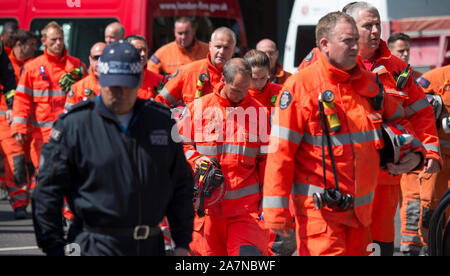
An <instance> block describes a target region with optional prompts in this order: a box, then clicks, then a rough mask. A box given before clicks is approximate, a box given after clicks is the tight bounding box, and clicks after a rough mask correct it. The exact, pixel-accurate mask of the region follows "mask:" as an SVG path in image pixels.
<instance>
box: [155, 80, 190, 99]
mask: <svg viewBox="0 0 450 276" xmlns="http://www.w3.org/2000/svg"><path fill="white" fill-rule="evenodd" d="M182 72H183V71H179V73H178V74H177V75H176V76H174V77H172V78H171V79H170V80H169V81H167V83H166V84H165V85H164V88H163V89H162V90H161V92H159V94H158V96H156V98H155V100H156V101H157V102H160V103H163V104H165V105H167V106H169V107H171V106H174V105H177V104H179V103H180V102H181V100H182V97H181V96H182V95H181V93H182V90H183V86H184V82H185V81H190V80H188V79H185V78H186V77H185V75H184V74H183V73H182Z"/></svg>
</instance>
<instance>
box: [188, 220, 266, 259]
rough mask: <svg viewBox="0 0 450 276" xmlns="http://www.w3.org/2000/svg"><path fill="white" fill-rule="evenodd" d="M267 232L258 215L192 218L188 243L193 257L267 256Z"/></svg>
mask: <svg viewBox="0 0 450 276" xmlns="http://www.w3.org/2000/svg"><path fill="white" fill-rule="evenodd" d="M267 244H268V232H267V231H266V230H265V229H264V228H263V222H262V221H261V220H260V218H259V216H258V214H256V213H254V214H253V213H252V214H243V215H240V216H236V217H221V216H211V215H206V216H204V217H203V218H199V217H198V216H197V215H196V216H195V219H194V232H193V234H192V242H191V244H190V248H191V251H192V252H193V255H196V256H267V254H268V253H267Z"/></svg>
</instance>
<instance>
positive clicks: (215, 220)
mask: <svg viewBox="0 0 450 276" xmlns="http://www.w3.org/2000/svg"><path fill="white" fill-rule="evenodd" d="M251 75H252V72H251V67H250V65H249V64H248V63H246V62H245V60H243V59H231V60H229V61H228V62H227V63H226V64H225V66H224V67H223V77H222V79H221V83H220V84H219V85H217V86H216V87H215V90H214V93H212V94H209V95H206V96H203V97H201V98H199V99H197V100H195V101H194V103H192V104H190V105H188V109H189V113H188V114H187V115H185V116H184V117H183V118H182V120H181V121H180V124H179V125H180V133H181V134H182V136H184V137H185V140H184V151H185V156H186V159H187V160H188V162H189V163H190V164H191V166H192V168H193V170H194V171H195V172H196V175H198V174H199V171H198V169H199V168H201V167H202V164H203V162H206V163H207V164H210V163H212V160H213V158H214V159H215V160H216V162H215V163H214V164H215V166H216V167H220V169H221V172H222V182H221V183H222V184H221V185H220V187H217V188H216V190H215V192H214V193H216V192H217V193H218V194H221V195H223V196H222V197H220V196H219V195H217V200H214V202H216V203H215V204H212V203H211V204H208V203H205V204H204V205H203V206H202V205H201V203H200V204H199V207H198V210H197V216H196V218H195V220H194V233H193V240H192V243H191V245H190V247H191V249H192V251H193V252H194V253H195V255H202V256H262V255H267V232H266V231H265V229H264V228H263V227H262V221H261V219H260V218H259V214H258V212H259V208H260V202H261V196H262V193H261V188H262V184H263V183H262V177H263V175H264V169H265V159H266V147H267V145H268V138H269V137H268V135H269V134H268V133H269V132H270V126H269V113H268V112H267V109H266V108H265V107H264V106H262V105H261V104H260V103H258V102H257V101H256V100H255V99H253V97H251V96H250V95H248V89H249V88H250V82H251ZM202 133H203V135H199V134H202ZM264 134H265V136H264ZM214 193H213V194H212V197H214V198H215V197H216V195H215V194H214ZM211 200H213V199H211ZM205 201H206V200H205ZM200 202H201V201H200ZM195 206H197V204H196V205H195ZM203 207H204V208H203ZM196 209H197V207H196Z"/></svg>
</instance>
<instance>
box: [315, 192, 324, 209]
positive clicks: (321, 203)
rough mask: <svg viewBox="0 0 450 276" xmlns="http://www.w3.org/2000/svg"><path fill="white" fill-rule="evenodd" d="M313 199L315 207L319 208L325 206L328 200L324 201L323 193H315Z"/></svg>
mask: <svg viewBox="0 0 450 276" xmlns="http://www.w3.org/2000/svg"><path fill="white" fill-rule="evenodd" d="M313 200H314V207H315V208H316V209H317V210H320V209H322V208H323V207H325V204H326V202H324V198H323V196H322V194H321V193H314V194H313Z"/></svg>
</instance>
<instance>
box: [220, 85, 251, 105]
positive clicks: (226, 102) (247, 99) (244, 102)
mask: <svg viewBox="0 0 450 276" xmlns="http://www.w3.org/2000/svg"><path fill="white" fill-rule="evenodd" d="M222 89H223V84H222V83H221V82H219V83H218V84H216V85H215V86H214V97H216V98H217V101H218V102H219V104H220V105H221V106H222V107H238V106H240V107H246V106H247V105H248V104H249V103H250V101H251V96H250V94H249V93H247V96H246V97H245V98H244V99H243V100H242V101H241V102H240V103H238V104H235V105H234V104H232V103H230V101H229V100H228V99H225V98H224V97H222V95H220V91H222Z"/></svg>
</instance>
